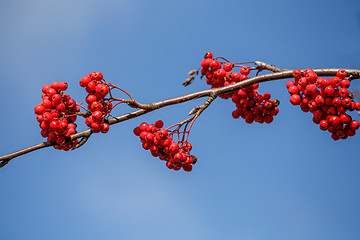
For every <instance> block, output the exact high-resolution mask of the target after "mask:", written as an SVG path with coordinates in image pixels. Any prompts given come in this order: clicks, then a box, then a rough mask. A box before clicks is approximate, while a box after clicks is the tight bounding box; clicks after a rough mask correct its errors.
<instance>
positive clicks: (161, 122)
mask: <svg viewBox="0 0 360 240" xmlns="http://www.w3.org/2000/svg"><path fill="white" fill-rule="evenodd" d="M163 126H164V122H163V121H161V120H160V119H159V120H157V121H156V122H155V127H157V128H162V127H163Z"/></svg>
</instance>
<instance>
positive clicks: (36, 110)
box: [34, 104, 46, 115]
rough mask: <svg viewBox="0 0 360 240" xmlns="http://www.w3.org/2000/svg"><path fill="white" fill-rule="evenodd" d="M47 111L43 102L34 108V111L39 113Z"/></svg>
mask: <svg viewBox="0 0 360 240" xmlns="http://www.w3.org/2000/svg"><path fill="white" fill-rule="evenodd" d="M45 111H46V109H45V107H44V106H43V105H41V104H39V105H37V106H36V107H35V108H34V112H35V114H37V115H42V114H44V113H45Z"/></svg>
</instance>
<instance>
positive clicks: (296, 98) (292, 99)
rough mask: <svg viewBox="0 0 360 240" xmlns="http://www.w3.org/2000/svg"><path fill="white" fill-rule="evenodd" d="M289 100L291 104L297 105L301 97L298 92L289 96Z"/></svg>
mask: <svg viewBox="0 0 360 240" xmlns="http://www.w3.org/2000/svg"><path fill="white" fill-rule="evenodd" d="M290 102H291V104H293V105H299V104H300V102H301V97H300V95H298V94H294V95H292V96H291V97H290Z"/></svg>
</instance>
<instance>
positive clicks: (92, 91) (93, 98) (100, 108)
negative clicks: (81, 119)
mask: <svg viewBox="0 0 360 240" xmlns="http://www.w3.org/2000/svg"><path fill="white" fill-rule="evenodd" d="M80 86H81V87H84V88H85V89H86V92H87V93H88V95H87V96H86V98H85V101H86V103H87V104H88V105H87V109H88V110H89V111H90V112H91V115H90V116H88V117H87V118H86V119H85V124H86V125H87V126H88V127H90V128H91V130H92V131H93V132H94V133H99V132H102V133H107V132H108V131H109V124H108V123H106V122H105V118H106V116H107V115H108V114H109V113H110V112H111V110H112V103H111V102H110V101H109V100H108V99H105V97H106V95H107V94H108V93H109V91H110V90H109V86H108V85H107V83H106V82H105V80H104V79H103V75H102V73H101V72H91V73H89V74H87V75H86V76H84V77H83V78H81V80H80Z"/></svg>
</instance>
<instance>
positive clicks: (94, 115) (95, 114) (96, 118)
mask: <svg viewBox="0 0 360 240" xmlns="http://www.w3.org/2000/svg"><path fill="white" fill-rule="evenodd" d="M91 116H92V118H93V120H94V121H95V122H100V121H101V119H102V116H103V113H102V112H101V111H95V112H93V113H92V115H91Z"/></svg>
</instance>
